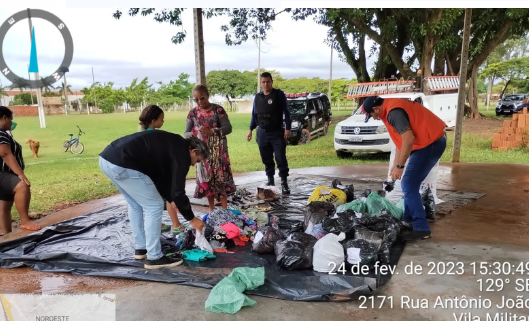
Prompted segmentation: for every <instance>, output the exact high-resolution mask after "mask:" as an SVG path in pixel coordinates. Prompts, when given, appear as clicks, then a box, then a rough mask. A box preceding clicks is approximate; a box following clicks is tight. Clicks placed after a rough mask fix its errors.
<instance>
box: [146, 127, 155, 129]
mask: <svg viewBox="0 0 529 321" xmlns="http://www.w3.org/2000/svg"><path fill="white" fill-rule="evenodd" d="M145 130H154V128H151V127H147V128H146V129H145Z"/></svg>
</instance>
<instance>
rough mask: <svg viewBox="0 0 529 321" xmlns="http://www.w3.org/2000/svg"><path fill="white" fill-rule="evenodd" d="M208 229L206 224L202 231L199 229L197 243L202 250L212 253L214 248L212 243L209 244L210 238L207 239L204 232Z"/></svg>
mask: <svg viewBox="0 0 529 321" xmlns="http://www.w3.org/2000/svg"><path fill="white" fill-rule="evenodd" d="M205 231H206V227H205V226H204V229H203V230H202V233H201V232H199V231H198V230H197V234H196V235H195V245H196V246H198V248H199V249H201V250H202V251H207V252H209V253H211V254H213V248H212V247H211V245H209V242H208V240H206V237H205V236H204V232H205Z"/></svg>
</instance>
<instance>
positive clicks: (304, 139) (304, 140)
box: [299, 129, 310, 144]
mask: <svg viewBox="0 0 529 321" xmlns="http://www.w3.org/2000/svg"><path fill="white" fill-rule="evenodd" d="M299 143H300V144H308V143H310V132H309V130H308V129H303V130H302V131H301V136H300V138H299Z"/></svg>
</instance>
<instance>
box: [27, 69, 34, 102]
mask: <svg viewBox="0 0 529 321" xmlns="http://www.w3.org/2000/svg"><path fill="white" fill-rule="evenodd" d="M27 66H28V79H31V76H30V74H29V65H27ZM29 97H31V105H33V89H31V88H29Z"/></svg>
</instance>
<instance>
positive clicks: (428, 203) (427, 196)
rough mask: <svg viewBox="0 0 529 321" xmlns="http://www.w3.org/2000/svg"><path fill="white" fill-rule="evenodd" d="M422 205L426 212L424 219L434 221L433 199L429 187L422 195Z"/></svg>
mask: <svg viewBox="0 0 529 321" xmlns="http://www.w3.org/2000/svg"><path fill="white" fill-rule="evenodd" d="M422 205H424V210H425V211H426V219H428V220H435V197H433V193H432V190H431V189H430V188H429V187H428V188H427V189H426V190H425V191H424V192H423V193H422Z"/></svg>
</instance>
